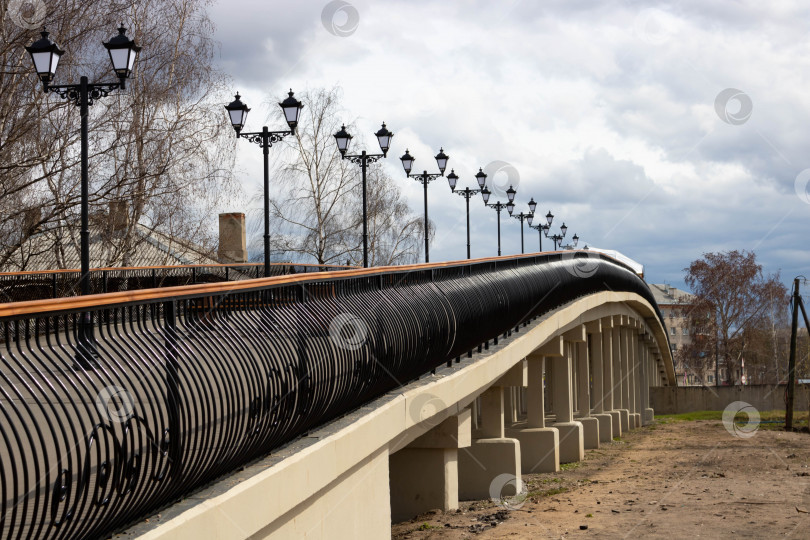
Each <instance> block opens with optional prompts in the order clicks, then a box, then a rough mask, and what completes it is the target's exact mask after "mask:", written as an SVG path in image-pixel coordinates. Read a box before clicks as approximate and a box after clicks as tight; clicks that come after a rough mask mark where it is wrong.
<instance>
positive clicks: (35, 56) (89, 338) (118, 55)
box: [25, 24, 141, 368]
mask: <svg viewBox="0 0 810 540" xmlns="http://www.w3.org/2000/svg"><path fill="white" fill-rule="evenodd" d="M126 31H127V29H126V28H124V25H123V24H122V25H121V27H120V28H118V35H116V36H114V37H113V38H111V39H110V41H108V42H106V43H102V44H103V45H104V47H105V48H106V49H107V52H108V53H109V54H110V61H111V62H112V67H113V71H115V74H116V75H117V76H118V82H116V83H93V84H90V83H89V81H88V78H87V77H84V76H82V77H80V78H79V84H62V85H52V84H51V81H52V80H53V78H54V77H55V76H56V67H57V66H58V65H59V59H60V58H61V56H62V55H63V54H65V51H64V50H62V49H61V48H60V47H59V45H57V44H56V43H55V42H54V41H52V40H51V39H50V38H49V37H48V32H46V31H45V29H43V30H42V34H41V37H40V39H38V40H37V41H35V42H34V43H32V44H31V45H30V46H28V47H26V48H25V50H26V51H28V53H29V54H30V55H31V60H32V62H33V63H34V69H35V70H36V72H37V76H38V77H39V80H40V81H42V91H43V92H45V93H48V92H53V93H54V94H56V95H58V96H59V97H61V98H62V99H67V100H69V101H72V102H73V104H74V105H76V106H78V107H79V116H80V117H81V232H80V259H81V270H82V273H81V277H80V284H81V291H82V294H83V295H87V294H90V223H89V222H90V219H89V208H88V207H89V202H88V201H89V198H90V187H89V185H90V179H89V173H88V170H89V167H88V163H87V162H88V154H89V144H88V142H87V131H88V127H87V117H88V115H89V108H90V105H92V104H93V103H94V102H95V101H96V100H97V99H99V98H102V97H106V96H108V95H109V94H110V92H112V91H113V90H117V89H121V90H124V89H125V88H126V81H127V79H128V78H129V76H130V75H131V74H132V68H133V67H134V65H135V59H136V58H137V57H138V52H139V51H140V50H141V48H140V47H139V46H138V45H136V44H135V41H133V40H131V39H129V38H128V37H127V36H126ZM95 357H96V350H95V340H94V337H93V321H92V315H91V314H90V312H87V313H82V314H81V316H80V318H79V328H78V347H77V351H76V363H77V366H78V367H80V368H87V367H91V366H92V365H93V364H94V359H95Z"/></svg>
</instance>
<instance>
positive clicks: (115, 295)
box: [0, 250, 626, 318]
mask: <svg viewBox="0 0 810 540" xmlns="http://www.w3.org/2000/svg"><path fill="white" fill-rule="evenodd" d="M572 251H575V252H583V253H596V254H597V255H599V257H600V258H605V259H610V260H613V261H615V262H617V263H618V264H620V265H621V266H626V265H625V264H624V263H622V262H621V261H619V260H618V259H615V258H613V257H611V256H609V255H605V254H604V253H599V252H595V251H587V250H586V251H583V250H566V251H543V252H540V253H528V254H525V255H504V256H501V257H485V258H482V259H462V260H460V261H447V262H439V263H429V264H424V263H421V264H409V265H402V266H375V267H373V268H358V269H355V270H341V271H333V272H311V273H307V274H293V275H284V276H273V277H268V278H257V279H245V280H241V281H225V282H219V283H201V284H197V285H180V286H176V287H162V288H159V289H140V290H136V291H120V292H112V293H103V294H90V295H87V296H73V297H68V298H58V299H45V300H28V301H24V302H8V303H5V304H0V318H3V317H15V316H20V315H34V314H46V313H52V312H61V311H78V310H82V309H88V310H92V309H94V308H98V307H100V306H108V305H113V304H125V303H130V302H150V301H155V300H161V299H170V298H176V297H184V296H192V295H193V296H204V295H207V294H211V295H215V294H221V293H225V292H234V291H242V290H245V289H256V288H261V287H267V286H271V285H289V284H293V283H298V282H301V281H316V282H317V281H328V280H330V279H334V278H336V277H338V276H339V277H341V278H355V277H363V276H371V275H377V274H384V273H389V272H390V273H403V272H411V271H421V270H430V269H435V268H446V267H449V266H461V265H465V266H469V265H471V264H480V263H485V262H492V261H501V260H515V259H525V258H530V257H536V256H537V255H552V254H555V253H571V252H572ZM315 266H317V265H315Z"/></svg>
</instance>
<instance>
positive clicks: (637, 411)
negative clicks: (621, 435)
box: [628, 319, 641, 428]
mask: <svg viewBox="0 0 810 540" xmlns="http://www.w3.org/2000/svg"><path fill="white" fill-rule="evenodd" d="M640 326H641V325H640V324H639V322H638V320H636V319H633V326H632V327H631V328H630V332H629V338H630V358H629V360H628V362H629V367H630V373H629V375H630V377H629V379H630V407H629V409H630V413H631V417H632V422H631V426H632V427H634V428H639V427H641V399H640V398H639V393H638V391H639V388H640V381H639V368H638V363H639V348H640V339H641V336H640V335H639V328H640Z"/></svg>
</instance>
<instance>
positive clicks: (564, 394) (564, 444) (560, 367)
mask: <svg viewBox="0 0 810 540" xmlns="http://www.w3.org/2000/svg"><path fill="white" fill-rule="evenodd" d="M572 348H573V345H572V344H571V343H570V342H568V341H565V354H564V355H563V356H562V357H560V358H555V359H554V361H553V362H554V374H553V376H554V380H553V381H552V386H553V393H554V413H555V415H556V417H557V422H556V423H555V424H554V427H555V428H557V430H558V431H559V432H560V463H573V462H575V461H581V460H582V459H584V458H585V446H584V436H583V431H582V424H581V423H580V422H575V421H574V409H573V392H572V388H571V357H572V352H571V350H572Z"/></svg>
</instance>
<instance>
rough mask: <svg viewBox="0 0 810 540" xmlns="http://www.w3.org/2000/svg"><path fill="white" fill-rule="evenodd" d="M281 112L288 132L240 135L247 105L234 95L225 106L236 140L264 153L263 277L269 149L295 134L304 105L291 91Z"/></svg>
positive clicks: (267, 268)
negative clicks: (244, 140)
mask: <svg viewBox="0 0 810 540" xmlns="http://www.w3.org/2000/svg"><path fill="white" fill-rule="evenodd" d="M279 106H280V107H281V110H283V111H284V118H285V119H286V120H287V125H288V126H290V129H289V131H269V130H268V129H267V126H264V127H263V128H262V130H261V131H254V132H253V133H242V128H244V127H245V120H247V113H248V112H249V111H250V109H249V108H248V106H247V105H245V104H244V103H242V100H241V99H240V97H239V94H238V93H237V94H236V99H235V100H233V101H232V102H231V103H230V104H228V105H225V110H226V111H228V117H229V118H230V119H231V125H233V129H234V131H236V138H237V139H238V138H239V137H242V138H244V139H247V140H248V141H250V142H252V143H256V144H258V145H259V146H260V147H261V149H262V152H263V153H264V276H265V277H268V276H269V275H270V165H269V163H268V155H269V153H270V147H271V146H273V143H277V142H279V141H280V140H281V139H283V138H284V137H286V136H287V135H292V134H293V133H295V128H296V126H298V117H299V116H300V115H301V109H303V108H304V105H302V104H301V102H300V101H298V100H297V99H295V97H294V96H293V91H292V90H290V93H289V95H288V96H287V99H285V100H284V101H282V102H281V103H279Z"/></svg>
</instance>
